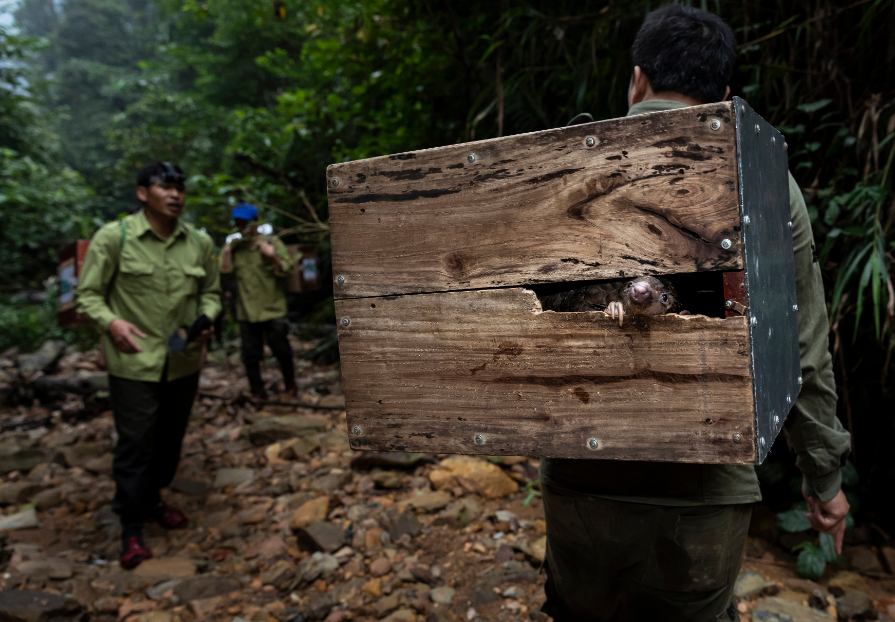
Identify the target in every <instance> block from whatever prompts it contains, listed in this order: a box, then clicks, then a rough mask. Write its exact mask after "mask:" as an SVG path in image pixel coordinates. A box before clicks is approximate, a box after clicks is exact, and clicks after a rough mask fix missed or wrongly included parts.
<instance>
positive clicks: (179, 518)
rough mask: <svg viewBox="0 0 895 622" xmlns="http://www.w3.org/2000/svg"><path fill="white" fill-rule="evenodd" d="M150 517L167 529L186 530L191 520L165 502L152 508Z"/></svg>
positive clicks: (160, 502)
mask: <svg viewBox="0 0 895 622" xmlns="http://www.w3.org/2000/svg"><path fill="white" fill-rule="evenodd" d="M150 516H151V517H152V518H153V519H154V520H155V522H157V523H158V524H159V525H161V526H162V527H164V528H165V529H185V528H186V526H187V524H189V522H190V519H189V518H187V517H186V514H184V513H183V512H181V511H180V510H178V509H177V508H174V507H171V506H170V505H168V504H167V503H165V502H164V501H159V502H158V504H156V506H155V507H154V508H152V511H151V512H150Z"/></svg>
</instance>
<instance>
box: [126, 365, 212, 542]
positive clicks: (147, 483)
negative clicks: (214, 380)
mask: <svg viewBox="0 0 895 622" xmlns="http://www.w3.org/2000/svg"><path fill="white" fill-rule="evenodd" d="M198 388H199V372H196V373H195V374H192V375H189V376H186V377H185V378H178V379H177V380H172V381H170V382H168V381H162V382H145V381H142V380H127V379H125V378H119V377H117V376H111V375H110V376H109V393H110V398H111V402H112V412H113V413H114V416H115V429H116V430H117V431H118V445H117V446H116V447H115V461H114V463H113V467H112V471H113V476H114V478H115V486H116V490H115V499H114V500H113V502H112V509H113V510H114V511H115V513H116V514H118V515H119V516H120V517H121V524H122V525H134V524H138V523H142V522H143V520H144V517H145V515H146V512H147V511H148V510H149V509H150V508H152V506H154V505H155V504H157V503H158V502H159V501H160V500H161V499H160V497H159V491H160V490H161V489H162V488H164V487H165V486H167V485H168V484H170V483H171V480H172V479H173V478H174V474H175V473H176V472H177V465H178V463H179V462H180V449H181V446H182V444H183V435H184V433H185V432H186V426H187V422H188V421H189V418H190V412H191V411H192V409H193V399H194V398H195V397H196V390H197V389H198Z"/></svg>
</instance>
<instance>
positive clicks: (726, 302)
mask: <svg viewBox="0 0 895 622" xmlns="http://www.w3.org/2000/svg"><path fill="white" fill-rule="evenodd" d="M724 306H725V307H727V308H728V309H729V308H731V307H732V306H733V300H725V301H724Z"/></svg>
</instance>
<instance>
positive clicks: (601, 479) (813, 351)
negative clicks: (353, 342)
mask: <svg viewBox="0 0 895 622" xmlns="http://www.w3.org/2000/svg"><path fill="white" fill-rule="evenodd" d="M685 107H686V104H682V103H680V102H674V101H666V100H650V101H645V102H642V103H639V104H636V105H634V106H633V107H631V110H629V111H628V116H633V115H637V114H645V113H648V112H660V111H663V110H672V109H675V108H685ZM789 205H790V212H791V216H792V223H793V251H794V255H795V277H796V299H797V301H798V305H799V314H798V323H799V353H800V355H801V362H802V390H801V392H800V393H799V397H798V399H797V400H796V403H795V405H794V406H793V408H792V410H791V411H790V413H789V416H788V417H787V418H786V423H785V424H784V427H783V433H784V435H785V436H786V438H787V441H788V442H789V445H790V447H791V448H792V449H793V451H794V453H795V454H796V466H798V467H799V469H800V470H801V471H802V475H803V478H804V484H805V488H806V489H807V490H808V492H809V493H810V494H811V496H813V497H815V498H817V499H819V500H821V501H829V500H830V499H832V498H833V497H834V496H836V494H837V493H838V491H839V486H840V484H841V477H840V473H839V469H840V467H842V466H843V465H844V464H845V460H846V458H847V457H848V453H849V448H850V438H849V434H848V432H846V431H845V430H844V429H843V427H842V424H841V423H840V422H839V419H838V418H837V417H836V384H835V381H834V378H833V362H832V358H831V357H830V352H829V342H828V334H829V322H828V320H827V308H826V304H825V303H824V289H823V282H822V281H821V274H820V266H819V265H818V263H817V253H816V252H815V247H814V236H813V234H812V232H811V222H810V220H809V219H808V210H807V209H806V207H805V200H804V198H803V197H802V193H801V191H800V190H799V188H798V186H797V185H796V182H795V180H794V179H793V178H792V175H790V177H789ZM541 480H542V481H543V482H545V483H547V484H549V485H552V486H555V487H557V488H560V489H564V490H568V491H571V492H579V493H585V494H593V495H597V496H600V497H605V498H609V499H617V500H620V501H630V502H634V503H649V504H653V505H677V506H692V505H724V504H733V503H753V502H755V501H760V500H761V491H760V490H759V486H758V478H757V477H756V476H755V468H754V467H752V466H749V465H715V464H682V463H665V462H623V461H615V460H570V459H555V458H545V459H544V460H542V461H541Z"/></svg>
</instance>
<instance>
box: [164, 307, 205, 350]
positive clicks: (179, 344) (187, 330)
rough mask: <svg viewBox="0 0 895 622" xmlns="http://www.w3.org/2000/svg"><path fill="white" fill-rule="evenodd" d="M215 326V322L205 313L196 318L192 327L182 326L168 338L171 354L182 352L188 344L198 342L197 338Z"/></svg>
mask: <svg viewBox="0 0 895 622" xmlns="http://www.w3.org/2000/svg"><path fill="white" fill-rule="evenodd" d="M212 326H213V322H212V321H211V320H210V319H209V318H208V316H207V315H205V314H204V313H203V314H202V315H200V316H199V317H198V318H196V321H195V322H193V325H192V326H189V327H187V326H181V327H180V328H178V329H177V330H175V331H174V332H173V333H172V334H171V336H170V337H168V349H169V350H170V351H171V352H180V351H181V350H183V349H184V348H185V347H186V346H187V344H189V343H191V342H193V341H195V340H196V337H198V336H199V335H201V334H202V333H203V332H204V331H206V330H208V329H209V328H211V327H212Z"/></svg>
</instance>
